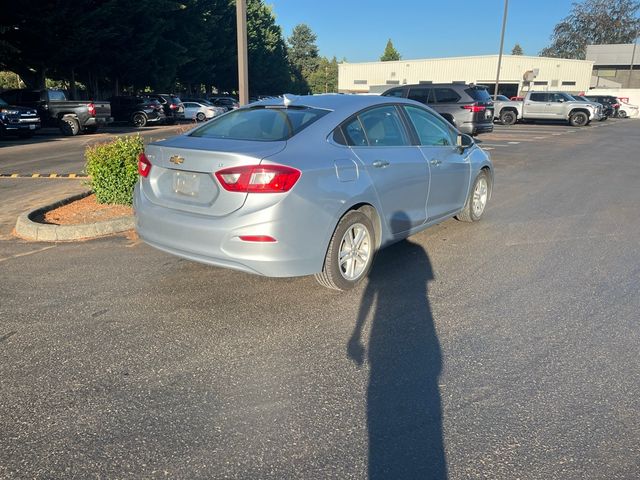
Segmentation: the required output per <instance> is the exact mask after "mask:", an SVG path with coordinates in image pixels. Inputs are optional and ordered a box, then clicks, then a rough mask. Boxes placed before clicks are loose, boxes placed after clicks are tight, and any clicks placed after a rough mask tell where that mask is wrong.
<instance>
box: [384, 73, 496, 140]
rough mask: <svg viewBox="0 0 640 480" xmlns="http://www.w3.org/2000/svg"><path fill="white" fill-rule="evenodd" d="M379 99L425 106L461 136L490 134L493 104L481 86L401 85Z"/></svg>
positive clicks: (446, 84) (452, 84)
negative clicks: (460, 133) (409, 100)
mask: <svg viewBox="0 0 640 480" xmlns="http://www.w3.org/2000/svg"><path fill="white" fill-rule="evenodd" d="M382 95H383V96H385V97H396V98H409V99H411V100H415V101H417V102H420V103H424V104H425V105H428V106H430V107H431V108H433V109H434V110H435V111H436V112H438V113H439V114H440V115H442V117H443V118H445V119H446V120H447V121H448V122H449V123H451V124H452V125H453V126H454V127H456V128H457V129H458V130H460V131H461V132H462V133H468V134H469V135H478V134H480V133H487V132H492V131H493V101H492V100H491V95H489V92H488V91H487V88H486V87H483V86H479V85H469V84H464V83H460V84H459V83H434V84H418V85H403V86H401V87H395V88H391V89H389V90H387V91H386V92H384V93H383V94H382Z"/></svg>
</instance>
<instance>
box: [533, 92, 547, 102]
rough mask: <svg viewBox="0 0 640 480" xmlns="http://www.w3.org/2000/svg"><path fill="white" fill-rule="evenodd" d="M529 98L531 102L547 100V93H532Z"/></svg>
mask: <svg viewBox="0 0 640 480" xmlns="http://www.w3.org/2000/svg"><path fill="white" fill-rule="evenodd" d="M529 100H531V101H532V102H548V101H549V95H548V94H547V93H532V94H531V95H530V96H529Z"/></svg>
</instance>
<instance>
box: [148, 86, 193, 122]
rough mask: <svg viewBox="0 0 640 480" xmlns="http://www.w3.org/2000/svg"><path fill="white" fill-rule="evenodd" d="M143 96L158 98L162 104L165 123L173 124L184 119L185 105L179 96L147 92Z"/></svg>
mask: <svg viewBox="0 0 640 480" xmlns="http://www.w3.org/2000/svg"><path fill="white" fill-rule="evenodd" d="M143 97H144V98H151V99H153V100H158V101H159V102H160V103H161V104H162V108H163V109H164V115H165V117H166V119H165V123H167V124H169V125H173V124H174V123H176V121H177V120H184V105H183V104H182V100H180V99H179V98H178V97H177V96H175V95H172V94H169V93H147V94H145V95H143Z"/></svg>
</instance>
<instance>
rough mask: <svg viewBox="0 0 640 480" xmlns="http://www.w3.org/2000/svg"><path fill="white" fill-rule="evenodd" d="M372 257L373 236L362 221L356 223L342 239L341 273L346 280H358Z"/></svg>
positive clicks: (340, 254)
mask: <svg viewBox="0 0 640 480" xmlns="http://www.w3.org/2000/svg"><path fill="white" fill-rule="evenodd" d="M370 257H371V237H370V235H369V231H368V230H367V229H366V228H365V226H364V225H362V224H361V223H356V224H354V225H352V226H351V227H349V229H348V230H347V231H346V232H345V234H344V235H343V236H342V240H341V241H340V253H339V259H338V260H339V264H340V273H341V274H342V276H343V277H344V278H345V279H346V280H350V281H352V280H356V279H358V278H359V277H360V276H362V274H363V273H364V271H365V269H366V268H367V265H368V264H369V259H370Z"/></svg>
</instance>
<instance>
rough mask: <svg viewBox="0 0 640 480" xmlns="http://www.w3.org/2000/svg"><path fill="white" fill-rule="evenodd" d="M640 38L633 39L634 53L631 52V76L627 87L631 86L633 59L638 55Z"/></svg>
mask: <svg viewBox="0 0 640 480" xmlns="http://www.w3.org/2000/svg"><path fill="white" fill-rule="evenodd" d="M638 38H639V37H636V38H635V40H634V41H633V53H631V65H629V78H628V79H627V88H631V74H632V73H633V60H634V58H635V56H636V45H637V44H638Z"/></svg>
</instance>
